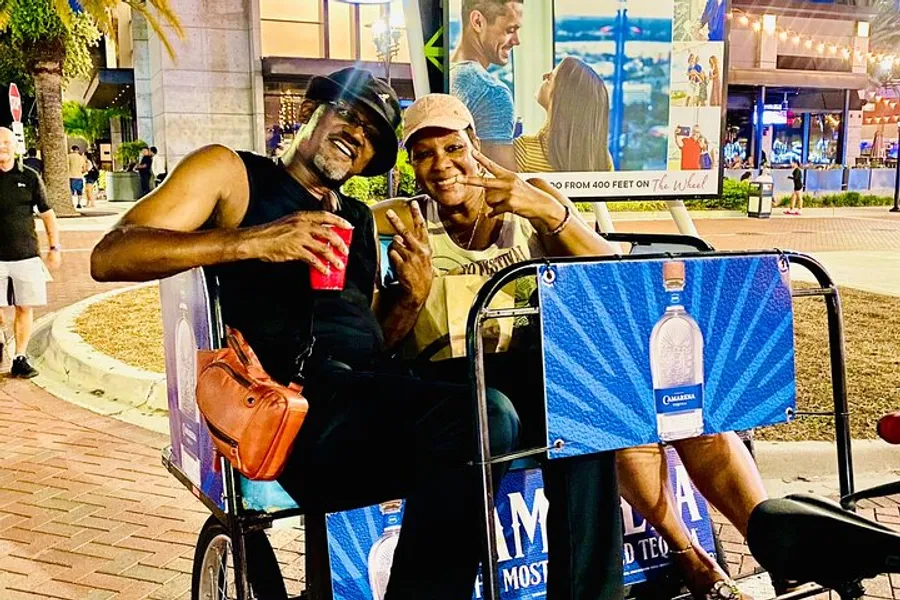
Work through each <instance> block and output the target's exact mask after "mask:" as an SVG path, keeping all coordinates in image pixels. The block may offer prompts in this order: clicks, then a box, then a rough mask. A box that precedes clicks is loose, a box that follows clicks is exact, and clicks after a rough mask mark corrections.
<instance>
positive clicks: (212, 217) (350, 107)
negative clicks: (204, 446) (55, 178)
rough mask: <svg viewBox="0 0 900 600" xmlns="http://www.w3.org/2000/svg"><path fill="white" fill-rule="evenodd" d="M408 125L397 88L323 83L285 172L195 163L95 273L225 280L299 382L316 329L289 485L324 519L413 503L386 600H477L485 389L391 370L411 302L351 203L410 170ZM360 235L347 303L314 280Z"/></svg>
mask: <svg viewBox="0 0 900 600" xmlns="http://www.w3.org/2000/svg"><path fill="white" fill-rule="evenodd" d="M399 112H400V111H399V104H398V102H397V98H396V95H395V94H394V92H393V90H392V89H391V88H390V87H389V86H387V85H386V84H384V83H383V82H381V81H379V80H377V79H375V78H373V77H372V76H371V75H370V74H369V73H368V72H366V71H363V70H360V69H355V68H349V69H344V70H341V71H338V72H336V73H332V74H331V75H330V76H328V77H316V78H313V80H312V81H311V82H310V85H309V89H308V91H307V96H306V100H305V101H304V102H303V104H302V108H301V114H302V119H303V121H304V125H303V127H301V129H300V130H299V131H298V132H297V136H296V138H295V140H294V142H293V144H292V145H291V147H290V148H289V149H288V151H287V153H286V154H285V156H284V161H283V162H278V163H274V162H271V161H269V160H267V159H265V158H263V157H259V156H255V155H253V154H249V153H236V152H234V151H232V150H230V149H228V148H225V147H223V146H215V145H214V146H207V147H204V148H200V149H199V150H196V151H195V152H193V153H191V154H189V155H188V156H187V157H185V158H184V160H183V161H182V162H181V163H180V164H179V165H178V166H177V167H176V168H175V169H174V170H173V172H172V173H171V174H170V175H169V176H168V177H167V178H166V179H165V181H164V182H163V183H162V184H161V185H160V186H159V187H157V188H156V189H155V190H154V191H153V192H152V193H150V194H149V195H148V196H147V197H146V198H145V199H143V200H142V201H141V202H140V203H138V204H137V205H136V206H135V207H133V208H132V209H131V210H130V211H129V212H128V213H126V214H125V216H124V217H123V218H122V220H121V221H120V222H119V223H118V224H117V225H116V226H115V227H114V228H113V230H112V231H110V232H109V233H108V234H107V235H106V236H105V237H104V238H103V240H101V242H100V243H99V244H98V245H97V247H96V248H95V249H94V252H93V254H92V256H91V273H92V275H93V277H94V278H95V279H96V280H98V281H147V280H152V279H158V278H163V277H168V276H170V275H174V274H176V273H179V272H181V271H184V270H187V269H192V268H194V267H207V269H208V270H211V271H213V272H215V273H216V274H217V275H218V277H219V280H220V286H221V302H222V310H223V316H224V320H225V322H226V323H227V324H228V325H231V326H233V327H235V328H237V329H238V330H240V331H241V332H242V333H244V335H245V337H246V338H247V340H248V342H249V343H250V345H251V347H253V349H254V350H255V351H256V352H257V354H258V355H259V357H260V360H261V361H262V363H263V366H264V367H265V368H266V370H267V371H268V372H269V373H270V374H271V375H272V376H273V377H275V378H276V379H279V380H281V381H283V382H286V381H289V380H290V379H291V378H292V377H294V376H295V375H296V359H297V357H298V355H299V354H300V353H301V352H302V351H303V350H304V349H305V348H307V347H308V345H309V343H310V316H312V317H313V319H312V322H313V332H314V336H315V340H316V342H315V344H314V346H313V347H314V351H313V356H312V359H311V360H310V361H308V364H310V365H311V367H310V368H309V369H307V370H306V371H305V372H304V375H305V376H306V385H305V389H304V395H305V396H306V398H307V399H308V400H309V403H310V410H309V414H308V416H307V419H306V422H305V423H304V425H303V427H302V429H301V430H300V433H299V435H298V436H297V439H296V441H295V444H294V449H293V452H292V454H291V457H290V459H289V462H288V466H287V468H286V469H285V472H284V474H283V475H282V476H281V478H280V479H279V482H280V483H281V484H282V486H284V488H285V489H286V490H287V491H288V493H290V494H291V495H292V496H293V497H294V499H295V500H296V501H297V502H298V504H299V505H300V506H302V507H303V508H304V509H305V510H307V511H310V512H333V511H338V510H345V509H349V508H355V507H359V506H366V505H370V504H374V503H378V502H383V501H386V500H391V499H395V498H406V499H407V505H406V510H405V516H404V522H403V530H402V531H403V533H402V534H401V536H400V541H399V543H398V546H397V550H396V554H395V555H394V562H393V567H392V570H391V579H390V583H389V585H388V590H387V595H386V596H385V598H386V599H387V600H406V599H409V600H413V599H415V600H421V599H425V598H428V599H439V600H440V599H447V600H468V599H469V598H471V597H472V592H473V584H474V582H475V576H476V572H477V568H478V562H479V555H480V550H481V546H482V544H481V537H480V525H479V516H478V507H479V500H478V499H479V494H480V485H479V482H478V479H477V474H476V472H475V471H474V470H473V469H472V468H471V467H470V466H468V463H469V462H470V461H471V460H472V459H473V454H474V447H475V442H474V439H473V436H474V431H473V429H474V428H473V415H472V412H471V400H470V397H471V396H470V394H471V391H470V389H469V388H468V386H460V385H453V384H444V383H434V382H430V381H423V380H421V379H419V378H416V377H413V376H410V375H409V374H407V373H404V372H402V371H400V370H398V369H396V368H395V367H393V366H390V365H391V363H390V361H388V360H386V357H385V356H384V352H383V348H384V347H385V340H384V337H388V338H391V336H392V332H394V331H398V330H402V329H403V327H402V323H403V322H405V321H408V319H409V315H408V314H407V313H408V312H409V311H408V310H407V309H406V307H407V306H409V303H408V302H404V298H403V297H401V298H396V299H395V300H396V301H394V302H392V303H391V307H390V308H388V309H387V310H386V311H384V312H383V313H380V314H379V317H380V325H379V321H376V319H375V315H374V313H373V310H372V308H371V305H372V301H373V294H374V290H375V281H376V271H377V268H376V265H377V254H376V244H375V231H374V226H373V221H372V215H371V212H370V211H369V209H368V208H367V207H366V206H365V205H363V204H361V203H360V202H357V201H356V200H352V199H350V198H347V197H345V196H343V195H342V194H341V193H340V192H339V188H340V186H341V184H343V183H344V182H345V181H346V180H347V179H349V178H350V177H352V176H354V175H364V176H369V175H376V174H380V173H384V172H386V171H387V170H388V169H390V168H391V166H392V165H393V164H394V163H395V161H396V155H397V147H398V141H397V137H396V133H395V131H396V129H397V127H398V125H399V122H400V118H399ZM348 225H352V226H353V227H354V234H353V238H352V242H351V244H350V248H349V249H348V250H349V256H350V258H349V264H348V267H347V284H346V286H345V289H344V290H343V291H342V292H340V293H338V292H319V291H313V290H311V289H310V285H309V269H310V268H315V269H319V270H321V271H323V272H324V271H325V270H326V269H327V267H326V266H325V265H326V264H327V263H331V264H332V265H334V266H336V267H338V268H341V267H342V263H341V261H340V259H338V258H337V257H336V256H335V255H334V254H333V252H332V251H331V249H330V248H329V246H328V244H329V243H330V244H332V245H334V246H335V247H338V248H342V249H343V248H344V243H343V242H342V241H341V239H340V238H339V237H338V236H337V235H336V234H335V233H334V232H333V230H332V229H331V228H330V226H338V227H347V226H348ZM392 260H393V261H394V262H395V263H397V264H395V265H394V266H395V267H397V270H398V272H407V273H412V272H414V271H415V272H419V273H423V272H428V273H430V268H431V267H430V255H429V252H428V249H427V244H426V245H425V246H422V245H418V244H416V243H415V240H414V239H408V240H406V243H403V242H402V240H401V241H398V242H397V244H395V248H394V251H393V252H392ZM410 265H414V266H415V269H411V268H410ZM407 283H409V282H407ZM421 283H422V282H421V281H419V285H401V286H399V287H400V291H399V292H396V293H399V294H400V295H401V296H403V295H404V294H406V295H416V296H418V295H421V294H422V293H424V294H425V295H426V296H427V293H428V289H425V288H427V286H428V285H430V279H428V280H427V281H425V282H424V284H425V287H424V288H423V286H422V285H421ZM414 300H415V299H414ZM413 318H414V315H413ZM398 324H400V325H398ZM389 341H390V340H389ZM488 397H489V405H490V411H489V413H490V414H489V418H490V422H491V446H492V453H493V454H495V455H496V454H501V453H505V452H510V451H512V450H514V449H515V448H516V445H517V441H518V430H519V419H518V415H517V414H516V412H515V410H514V409H513V407H512V404H511V403H510V402H509V400H508V399H507V398H506V397H505V396H503V395H502V394H499V393H497V392H494V391H492V390H491V391H489V394H488ZM495 472H496V470H495Z"/></svg>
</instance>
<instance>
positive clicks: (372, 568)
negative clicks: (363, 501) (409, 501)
mask: <svg viewBox="0 0 900 600" xmlns="http://www.w3.org/2000/svg"><path fill="white" fill-rule="evenodd" d="M402 508H403V501H402V500H393V501H391V502H384V503H382V504H381V505H380V506H379V509H380V510H381V515H382V527H383V532H382V534H381V537H380V538H378V540H377V541H376V542H375V544H374V545H373V546H372V549H371V550H370V551H369V588H370V589H371V590H372V598H373V600H383V599H384V594H385V592H386V591H387V584H388V578H389V577H390V576H391V564H392V563H393V562H394V550H396V549H397V541H398V540H399V539H400V521H401V516H400V511H401V509H402Z"/></svg>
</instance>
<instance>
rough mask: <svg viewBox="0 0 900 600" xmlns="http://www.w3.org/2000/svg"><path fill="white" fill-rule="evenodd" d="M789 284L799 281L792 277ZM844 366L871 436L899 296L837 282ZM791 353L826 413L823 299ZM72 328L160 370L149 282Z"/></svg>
mask: <svg viewBox="0 0 900 600" xmlns="http://www.w3.org/2000/svg"><path fill="white" fill-rule="evenodd" d="M795 285H803V284H796V283H795ZM840 293H841V303H842V307H843V314H844V327H845V340H846V341H845V348H846V353H847V360H846V369H847V382H848V398H849V402H850V411H851V427H852V434H853V438H854V439H873V438H875V437H876V433H875V424H876V423H877V422H878V419H879V418H881V416H882V415H884V414H885V413H888V412H892V411H894V410H898V409H900V298H895V297H891V296H882V295H879V294H871V293H868V292H861V291H858V290H854V289H848V288H842V289H841V290H840ZM794 316H795V337H796V352H797V359H796V365H797V408H798V411H801V412H831V411H832V410H833V406H834V405H833V398H832V391H831V364H830V362H829V353H828V328H827V320H826V313H825V302H824V300H823V299H821V298H817V297H816V298H797V299H795V300H794ZM76 331H77V333H78V334H79V335H81V336H82V337H83V338H84V340H85V341H86V342H87V343H88V344H90V345H91V346H93V347H94V348H96V349H97V350H98V351H100V352H102V353H104V354H107V355H109V356H112V357H114V358H117V359H119V360H121V361H122V362H124V363H126V364H129V365H132V366H135V367H138V368H141V369H145V370H148V371H154V372H158V373H161V372H163V371H164V370H165V366H164V365H165V361H164V357H163V348H162V319H161V316H160V309H159V290H158V289H157V287H156V286H151V287H145V288H141V289H138V290H134V291H130V292H125V293H123V294H119V295H118V296H115V297H113V298H110V299H108V300H105V301H103V302H99V303H97V304H94V305H93V306H91V307H90V308H89V309H88V310H87V311H85V312H84V314H82V315H81V317H80V318H79V319H78V320H77V321H76ZM756 436H757V439H762V440H779V441H796V440H833V439H834V425H833V421H832V419H830V418H827V417H816V416H802V417H800V418H798V420H797V421H795V422H794V423H791V424H789V425H783V426H779V427H772V428H767V429H761V430H758V431H757V432H756Z"/></svg>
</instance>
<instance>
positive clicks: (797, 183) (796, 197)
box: [784, 159, 803, 215]
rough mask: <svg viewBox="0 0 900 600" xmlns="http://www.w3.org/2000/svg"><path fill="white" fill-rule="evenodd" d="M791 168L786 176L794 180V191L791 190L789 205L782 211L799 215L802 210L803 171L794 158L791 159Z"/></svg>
mask: <svg viewBox="0 0 900 600" xmlns="http://www.w3.org/2000/svg"><path fill="white" fill-rule="evenodd" d="M791 167H792V168H793V170H792V171H791V174H790V175H789V176H788V178H789V179H791V180H793V182H794V191H793V192H791V207H790V208H789V209H787V210H786V211H784V214H786V215H799V214H800V213H801V211H802V210H803V195H802V194H801V193H800V192H802V191H803V171H802V170H801V169H800V163H798V162H797V160H796V159H794V160H791Z"/></svg>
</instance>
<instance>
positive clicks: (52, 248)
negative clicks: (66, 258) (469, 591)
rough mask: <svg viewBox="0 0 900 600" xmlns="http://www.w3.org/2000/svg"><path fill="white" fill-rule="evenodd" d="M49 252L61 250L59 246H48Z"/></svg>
mask: <svg viewBox="0 0 900 600" xmlns="http://www.w3.org/2000/svg"><path fill="white" fill-rule="evenodd" d="M50 250H51V251H54V250H55V251H59V250H62V247H61V246H50Z"/></svg>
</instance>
